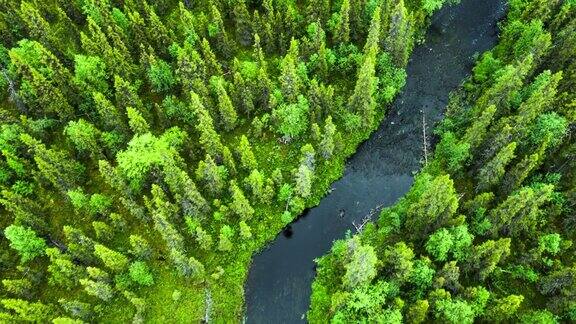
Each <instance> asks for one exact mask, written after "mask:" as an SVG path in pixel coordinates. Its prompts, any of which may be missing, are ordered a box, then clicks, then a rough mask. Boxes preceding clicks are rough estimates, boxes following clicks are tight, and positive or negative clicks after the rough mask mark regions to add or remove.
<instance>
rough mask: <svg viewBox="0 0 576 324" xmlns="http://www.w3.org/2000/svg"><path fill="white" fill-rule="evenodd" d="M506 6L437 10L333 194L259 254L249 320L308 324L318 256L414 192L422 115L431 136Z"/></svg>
mask: <svg viewBox="0 0 576 324" xmlns="http://www.w3.org/2000/svg"><path fill="white" fill-rule="evenodd" d="M505 8H506V3H505V1H504V0H462V1H461V3H460V4H458V5H454V6H446V7H444V8H443V9H441V10H440V11H439V12H437V13H436V14H435V15H434V17H433V20H432V24H431V26H430V28H429V30H428V32H427V34H426V37H425V42H424V43H423V44H422V45H419V46H417V47H416V49H415V50H414V52H413V53H412V57H411V60H410V62H409V64H408V67H407V74H408V78H407V81H406V86H405V87H404V89H403V91H402V93H401V94H400V95H399V96H398V97H397V98H396V100H395V101H394V103H393V105H392V106H391V107H390V109H389V111H388V113H387V116H386V118H385V119H384V121H383V122H382V124H381V125H380V127H379V129H378V130H377V131H376V132H374V134H372V136H371V137H370V139H368V140H367V141H366V142H364V143H363V144H361V145H360V147H359V148H358V151H357V153H356V154H354V156H352V157H351V158H350V159H349V160H348V162H347V163H346V170H345V172H344V176H343V177H342V178H341V179H340V180H338V181H336V182H335V183H334V184H333V185H332V188H333V191H332V192H331V193H330V194H329V195H327V196H326V197H324V199H322V201H321V202H320V204H319V205H318V206H317V207H314V208H312V209H310V210H308V211H306V212H305V214H304V215H302V216H301V217H300V218H298V219H297V220H296V221H295V222H294V223H292V224H291V225H290V226H288V227H287V228H286V229H285V230H284V232H283V233H281V234H279V235H278V236H277V238H276V239H275V240H274V241H273V242H272V243H271V244H270V245H269V246H268V247H267V248H266V249H265V250H263V251H262V252H261V253H259V254H257V255H255V256H254V260H253V263H252V266H251V269H250V273H249V275H248V280H247V282H246V286H245V291H246V317H245V319H246V323H299V322H305V317H304V315H305V313H306V311H307V310H308V307H309V305H310V294H311V284H312V280H313V279H314V275H315V270H314V266H315V263H314V259H315V258H318V257H320V256H322V255H323V254H325V253H327V252H328V251H329V250H330V247H331V246H332V242H333V241H334V240H336V239H340V238H343V237H344V235H345V233H346V232H347V231H349V230H350V231H354V230H355V229H354V226H353V224H352V223H353V222H355V223H356V224H359V223H360V222H361V220H362V219H364V218H365V217H366V215H369V214H370V213H371V211H376V209H377V208H379V207H381V206H389V205H392V204H394V203H395V202H396V201H397V200H398V199H399V198H400V197H402V195H404V194H405V193H406V192H407V191H408V189H409V188H410V186H411V185H412V182H413V175H414V173H415V172H417V171H418V169H419V168H420V167H421V164H422V160H423V149H422V147H423V145H422V144H423V141H422V129H423V127H422V120H423V118H422V117H423V115H424V116H425V120H426V124H427V125H428V132H429V133H431V131H432V129H433V125H434V124H435V123H437V122H438V121H439V120H440V119H441V118H442V114H443V111H444V108H445V106H446V104H447V102H448V96H449V94H450V92H451V91H452V90H455V89H456V88H457V87H458V86H459V85H460V84H461V83H462V81H463V80H464V79H465V78H466V76H468V75H469V74H470V71H471V69H472V67H473V63H474V61H475V54H480V53H482V52H484V51H486V50H488V49H490V48H491V47H492V46H494V45H495V43H496V41H497V35H498V33H497V21H499V20H500V19H501V18H502V17H503V16H504V14H505ZM422 112H423V113H422ZM373 214H374V215H376V212H374V213H373Z"/></svg>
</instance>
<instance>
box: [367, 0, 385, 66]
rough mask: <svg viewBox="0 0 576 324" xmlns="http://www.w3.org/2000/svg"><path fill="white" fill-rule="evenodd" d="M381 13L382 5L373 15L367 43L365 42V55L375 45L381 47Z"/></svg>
mask: <svg viewBox="0 0 576 324" xmlns="http://www.w3.org/2000/svg"><path fill="white" fill-rule="evenodd" d="M380 13H381V10H380V7H377V8H376V9H375V10H374V14H373V15H372V20H371V21H370V29H368V37H367V38H366V44H364V55H367V54H368V53H369V52H370V51H371V49H372V48H373V47H376V48H379V46H380V30H381V27H380V23H381V21H382V19H381V18H380Z"/></svg>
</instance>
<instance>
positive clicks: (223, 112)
mask: <svg viewBox="0 0 576 324" xmlns="http://www.w3.org/2000/svg"><path fill="white" fill-rule="evenodd" d="M225 82H226V81H225V80H224V78H221V77H214V76H213V77H212V78H210V84H211V85H212V89H213V91H214V92H215V94H216V98H217V101H218V113H219V115H220V119H221V121H222V124H223V125H224V129H225V130H227V131H231V130H233V129H234V128H235V127H236V121H237V119H238V115H237V114H236V110H234V106H233V105H232V100H230V97H229V96H228V92H227V91H226V88H225Z"/></svg>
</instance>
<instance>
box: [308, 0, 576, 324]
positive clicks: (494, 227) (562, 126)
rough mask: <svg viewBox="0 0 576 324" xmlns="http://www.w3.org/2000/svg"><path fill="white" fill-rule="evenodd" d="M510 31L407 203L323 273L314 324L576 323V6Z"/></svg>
mask: <svg viewBox="0 0 576 324" xmlns="http://www.w3.org/2000/svg"><path fill="white" fill-rule="evenodd" d="M500 28H501V35H500V40H499V44H498V45H497V46H496V47H495V48H494V49H493V50H491V51H488V52H486V53H484V54H483V55H481V56H479V58H478V61H477V63H476V65H475V67H474V69H473V73H472V76H471V77H470V78H469V79H468V80H467V81H466V82H465V84H464V85H463V86H462V88H461V89H460V90H458V91H456V92H454V93H453V94H452V96H451V100H450V103H449V104H448V106H447V111H446V118H445V119H444V120H443V122H442V123H440V124H439V125H438V126H437V127H436V128H435V132H434V138H435V142H437V144H436V146H435V151H434V153H433V155H431V156H430V157H426V156H425V158H424V159H423V164H424V166H423V169H422V171H421V172H419V173H418V175H417V176H416V179H415V182H414V184H413V186H412V188H411V190H410V192H409V193H408V194H407V195H406V196H404V197H403V198H402V199H401V200H400V201H399V202H398V203H397V204H395V205H394V206H392V207H389V208H385V209H384V210H382V212H381V213H380V215H379V217H378V219H377V220H376V221H375V222H374V223H367V224H366V225H365V226H364V227H363V228H359V230H358V232H357V233H354V234H352V233H350V234H349V235H348V236H347V237H346V238H345V239H343V240H340V241H337V242H335V243H334V245H333V247H332V250H331V251H330V253H329V254H327V255H325V256H323V257H322V258H321V259H319V260H318V269H317V271H318V275H317V277H316V279H315V282H314V284H313V296H312V305H311V309H310V311H309V312H308V320H309V321H310V322H312V323H320V322H322V323H324V322H327V321H328V320H327V319H329V320H330V321H331V322H334V323H397V322H402V321H405V322H409V323H422V322H441V323H444V322H446V323H473V322H513V323H516V322H522V323H557V322H574V321H576V259H575V255H576V251H575V246H574V238H575V234H576V140H575V139H574V130H575V125H576V92H575V89H576V2H575V1H570V0H567V1H561V0H553V1H550V0H512V1H510V2H509V8H508V17H507V19H506V21H504V22H502V23H501V26H500Z"/></svg>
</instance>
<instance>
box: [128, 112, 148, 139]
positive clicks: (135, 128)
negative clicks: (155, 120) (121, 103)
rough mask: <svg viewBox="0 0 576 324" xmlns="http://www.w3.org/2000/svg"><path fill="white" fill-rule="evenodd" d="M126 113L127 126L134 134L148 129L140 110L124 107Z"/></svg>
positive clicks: (143, 132) (145, 131)
mask: <svg viewBox="0 0 576 324" xmlns="http://www.w3.org/2000/svg"><path fill="white" fill-rule="evenodd" d="M126 115H127V116H128V126H130V129H131V130H132V132H134V134H137V135H142V134H145V133H147V132H148V131H149V130H150V126H148V122H146V119H144V117H143V116H142V115H141V114H140V112H139V111H138V110H136V109H134V108H132V107H126Z"/></svg>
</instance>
